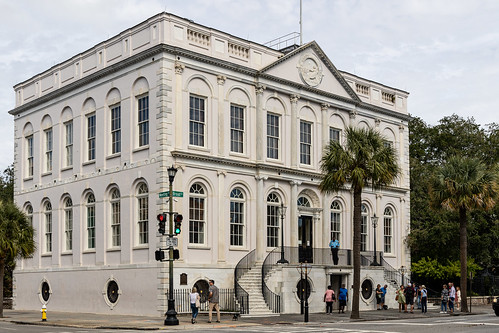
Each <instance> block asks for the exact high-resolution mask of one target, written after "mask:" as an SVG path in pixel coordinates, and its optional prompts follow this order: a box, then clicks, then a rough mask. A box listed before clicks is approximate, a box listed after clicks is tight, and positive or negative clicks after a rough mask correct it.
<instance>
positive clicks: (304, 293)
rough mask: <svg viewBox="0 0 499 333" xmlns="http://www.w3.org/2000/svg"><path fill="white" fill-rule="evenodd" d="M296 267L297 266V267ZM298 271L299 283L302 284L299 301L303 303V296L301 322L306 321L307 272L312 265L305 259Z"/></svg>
mask: <svg viewBox="0 0 499 333" xmlns="http://www.w3.org/2000/svg"><path fill="white" fill-rule="evenodd" d="M297 268H298V267H297ZM298 269H299V271H300V277H301V280H300V282H301V283H300V284H301V285H303V286H301V287H303V289H302V291H301V295H302V296H301V299H300V300H301V301H302V304H303V299H304V298H305V316H304V318H303V322H305V323H308V273H310V271H311V270H312V265H310V264H309V263H307V262H306V261H305V262H304V263H303V262H301V263H300V267H299V268H298ZM303 273H305V280H303Z"/></svg>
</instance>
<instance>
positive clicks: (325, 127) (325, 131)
mask: <svg viewBox="0 0 499 333" xmlns="http://www.w3.org/2000/svg"><path fill="white" fill-rule="evenodd" d="M329 106H330V105H329V104H327V103H322V104H321V111H322V112H321V114H322V149H324V148H326V146H327V145H328V144H329V121H328V112H327V110H328V109H329Z"/></svg>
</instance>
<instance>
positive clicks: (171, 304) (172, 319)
mask: <svg viewBox="0 0 499 333" xmlns="http://www.w3.org/2000/svg"><path fill="white" fill-rule="evenodd" d="M176 174H177V169H176V168H174V167H173V165H172V166H171V167H169V168H168V181H169V182H170V189H169V192H168V194H169V199H170V210H169V215H170V228H169V229H168V237H169V238H170V246H169V259H168V262H169V272H168V273H169V278H168V280H169V288H168V311H166V319H165V325H168V326H173V325H178V324H179V322H178V318H177V311H175V299H174V298H173V242H172V240H173V180H174V179H175V175H176Z"/></svg>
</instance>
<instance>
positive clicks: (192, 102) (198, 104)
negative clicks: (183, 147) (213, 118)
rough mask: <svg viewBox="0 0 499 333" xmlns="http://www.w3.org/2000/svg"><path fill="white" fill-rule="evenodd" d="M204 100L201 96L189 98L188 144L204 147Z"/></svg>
mask: <svg viewBox="0 0 499 333" xmlns="http://www.w3.org/2000/svg"><path fill="white" fill-rule="evenodd" d="M205 102H206V100H205V99H204V98H201V97H196V96H190V99H189V144H190V145H194V146H200V147H204V133H205V112H206V109H205Z"/></svg>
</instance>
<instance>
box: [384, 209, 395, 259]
mask: <svg viewBox="0 0 499 333" xmlns="http://www.w3.org/2000/svg"><path fill="white" fill-rule="evenodd" d="M383 235H384V245H385V246H384V250H385V253H392V238H393V211H392V209H391V208H390V207H386V208H385V211H384V213H383Z"/></svg>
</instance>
